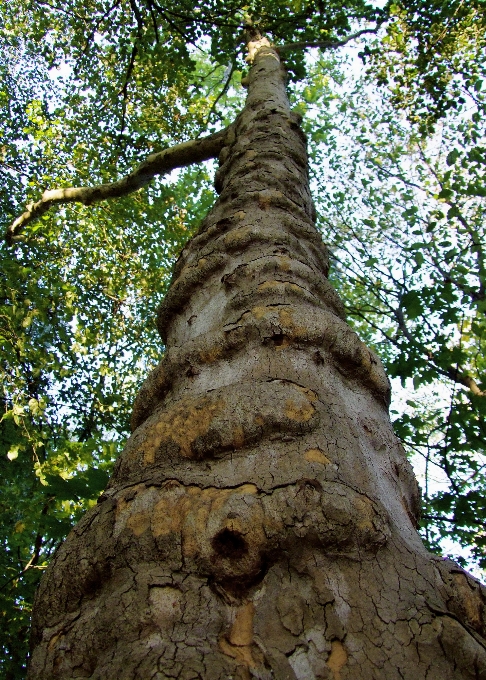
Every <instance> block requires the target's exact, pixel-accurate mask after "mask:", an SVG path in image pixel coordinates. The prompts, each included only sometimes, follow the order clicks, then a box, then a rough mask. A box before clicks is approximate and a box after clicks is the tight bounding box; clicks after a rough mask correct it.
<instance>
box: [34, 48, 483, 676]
mask: <svg viewBox="0 0 486 680" xmlns="http://www.w3.org/2000/svg"><path fill="white" fill-rule="evenodd" d="M252 48H253V52H254V55H253V56H254V64H253V67H252V69H251V73H250V77H249V92H248V99H247V103H246V107H245V109H244V111H243V112H242V114H241V115H240V116H239V117H238V119H237V120H236V122H235V124H234V126H233V127H232V129H231V132H230V133H229V134H228V137H227V139H226V144H225V147H224V148H223V151H222V153H221V156H220V161H221V167H220V169H219V171H218V173H217V179H216V183H217V186H218V190H219V191H220V197H219V199H218V201H217V202H216V205H215V206H214V208H213V210H212V211H211V212H210V214H209V215H208V217H207V218H206V220H205V221H204V223H203V225H202V227H201V229H200V231H199V233H198V235H197V236H196V237H195V238H193V239H192V241H191V242H190V243H189V244H188V246H187V247H186V248H185V249H184V252H183V253H182V255H181V257H180V259H179V261H178V263H177V267H176V271H175V275H174V280H173V282H172V285H171V288H170V291H169V293H168V295H167V298H166V299H165V301H164V303H163V305H162V307H161V310H160V315H159V322H160V330H161V333H162V337H163V338H164V341H165V342H166V346H167V352H166V355H165V357H164V360H163V361H162V362H161V364H160V366H159V367H158V368H157V369H156V371H154V373H153V374H152V375H151V376H149V378H148V379H147V381H146V383H145V384H144V386H143V387H142V390H141V392H140V395H139V397H138V398H137V401H136V404H135V408H134V416H133V425H134V433H133V435H132V437H131V439H130V440H129V442H128V444H127V446H126V449H125V451H124V452H123V454H122V455H121V457H120V459H119V461H118V463H117V466H116V469H115V472H114V475H113V478H112V480H111V482H110V485H109V488H108V490H107V491H106V492H105V493H104V494H103V496H102V497H101V498H100V502H99V504H98V506H97V507H96V508H95V509H93V510H92V511H91V512H89V513H88V514H87V515H86V516H85V517H84V519H83V520H82V521H81V522H80V524H79V525H78V526H77V527H76V528H75V529H74V530H73V532H72V533H71V534H70V536H69V537H68V539H67V540H66V542H65V544H64V545H63V546H62V548H61V549H60V550H59V552H58V553H57V555H56V557H55V559H54V561H53V564H52V565H51V567H50V568H49V570H48V572H47V573H46V575H45V578H44V580H43V581H42V584H41V587H40V590H39V593H38V596H37V601H36V605H35V615H34V627H33V652H32V660H31V665H30V672H29V673H30V674H29V677H30V678H31V679H32V680H33V679H34V678H44V679H46V680H53V679H54V678H62V680H66V679H68V678H83V677H85V678H93V679H94V678H98V679H100V680H101V679H103V680H107V679H117V680H118V679H125V678H126V679H127V680H128V679H130V680H132V679H135V678H139V679H143V680H146V679H148V678H152V679H156V678H157V679H161V678H180V679H189V678H205V679H215V680H216V679H221V680H223V679H224V680H226V679H228V678H241V679H243V678H260V679H262V680H263V679H267V678H268V679H270V678H277V679H278V680H284V679H287V678H288V679H293V678H297V679H298V680H312V679H313V678H330V679H333V680H346V679H351V678H352V679H354V680H356V679H361V680H366V679H370V680H371V679H372V678H373V679H377V678H380V679H386V680H394V679H395V678H396V679H397V680H404V679H409V680H419V679H421V678H427V680H432V679H433V678H436V679H437V680H447V679H451V680H452V678H454V679H457V678H461V679H462V678H486V652H485V648H484V645H485V641H484V638H483V634H484V612H483V602H484V596H483V594H482V590H481V588H480V586H479V584H478V583H477V582H476V581H474V580H473V579H472V578H471V577H469V576H468V575H466V573H465V572H463V571H462V570H461V569H459V568H458V567H456V566H455V565H454V564H452V563H449V562H447V561H444V560H441V559H439V558H438V557H435V556H432V555H430V554H429V553H427V551H426V550H425V549H424V547H423V545H422V543H421V541H420V538H419V536H418V534H417V533H416V530H415V525H416V516H417V512H418V505H419V498H418V489H417V485H416V482H415V479H414V477H413V474H412V471H411V469H410V466H409V463H408V462H407V460H406V458H405V455H404V452H403V450H402V448H401V446H400V444H399V443H398V442H397V440H396V439H395V437H394V434H393V431H392V428H391V425H390V421H389V418H388V412H387V403H388V396H389V383H388V380H387V378H386V376H385V375H384V373H383V369H382V367H381V364H380V362H379V360H378V359H377V358H376V357H375V356H374V355H373V354H372V353H371V352H370V351H369V350H368V349H367V348H366V347H365V346H364V345H363V344H362V343H361V342H360V340H359V339H358V338H357V336H356V334H355V333H354V332H353V331H352V330H351V329H350V328H349V327H348V326H347V325H346V323H345V321H344V314H343V310H342V306H341V303H340V301H339V299H338V297H337V295H336V293H335V292H334V291H333V289H332V288H331V286H330V285H329V283H328V281H327V279H326V274H327V252H326V248H325V247H324V245H323V244H322V242H321V239H320V237H319V235H318V233H317V231H316V229H315V227H314V209H313V204H312V200H311V196H310V193H309V187H308V171H307V158H306V149H305V140H304V137H303V134H302V132H301V130H300V128H299V120H298V118H297V116H296V115H294V114H293V113H291V112H290V110H289V105H288V101H287V97H286V92H285V84H284V83H285V75H284V72H283V69H282V67H281V65H280V62H279V59H278V55H277V54H276V52H275V51H274V50H273V49H271V48H270V47H269V46H268V44H266V41H265V40H263V41H260V42H257V43H255V44H253V45H252Z"/></svg>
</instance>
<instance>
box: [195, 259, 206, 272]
mask: <svg viewBox="0 0 486 680" xmlns="http://www.w3.org/2000/svg"><path fill="white" fill-rule="evenodd" d="M206 262H207V259H206V258H205V257H201V258H200V259H199V260H198V261H197V266H198V267H199V269H202V268H203V267H204V265H205V264H206Z"/></svg>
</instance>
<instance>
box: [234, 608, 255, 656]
mask: <svg viewBox="0 0 486 680" xmlns="http://www.w3.org/2000/svg"><path fill="white" fill-rule="evenodd" d="M254 615H255V605H254V604H253V602H246V603H245V604H243V605H241V607H239V608H238V611H237V612H236V616H235V620H234V622H233V625H232V627H231V631H230V634H229V638H228V639H229V642H231V644H232V645H236V646H237V647H245V646H248V645H251V643H252V642H253V617H254Z"/></svg>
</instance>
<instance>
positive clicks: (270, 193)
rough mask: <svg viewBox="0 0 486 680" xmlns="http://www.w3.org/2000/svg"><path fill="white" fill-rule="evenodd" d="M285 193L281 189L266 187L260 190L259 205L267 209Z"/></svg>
mask: <svg viewBox="0 0 486 680" xmlns="http://www.w3.org/2000/svg"><path fill="white" fill-rule="evenodd" d="M282 197H283V194H282V192H281V191H275V190H273V189H265V190H264V191H260V193H259V194H258V206H259V207H260V208H261V209H262V210H266V209H267V208H268V207H269V206H270V205H272V203H275V201H276V199H279V198H282Z"/></svg>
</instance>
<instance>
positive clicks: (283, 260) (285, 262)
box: [278, 255, 292, 272]
mask: <svg viewBox="0 0 486 680" xmlns="http://www.w3.org/2000/svg"><path fill="white" fill-rule="evenodd" d="M291 262H292V261H291V259H290V257H288V256H287V255H281V256H280V257H279V262H278V266H279V269H281V270H282V271H283V272H288V271H289V270H290V265H291Z"/></svg>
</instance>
